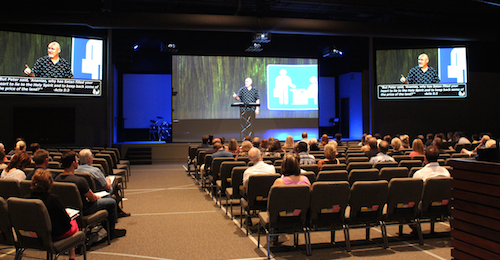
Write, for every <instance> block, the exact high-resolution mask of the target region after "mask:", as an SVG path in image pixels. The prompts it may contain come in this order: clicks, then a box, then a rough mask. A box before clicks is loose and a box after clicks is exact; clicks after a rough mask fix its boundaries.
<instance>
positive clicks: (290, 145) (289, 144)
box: [282, 135, 295, 150]
mask: <svg viewBox="0 0 500 260" xmlns="http://www.w3.org/2000/svg"><path fill="white" fill-rule="evenodd" d="M294 145H295V144H294V143H293V136H291V135H289V136H287V137H286V140H285V145H283V147H282V148H283V150H284V149H293V148H294Z"/></svg>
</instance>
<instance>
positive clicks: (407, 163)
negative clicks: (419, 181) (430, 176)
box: [399, 160, 422, 170]
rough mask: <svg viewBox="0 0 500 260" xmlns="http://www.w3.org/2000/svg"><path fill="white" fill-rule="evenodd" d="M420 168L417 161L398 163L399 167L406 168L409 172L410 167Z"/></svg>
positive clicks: (419, 162) (420, 163)
mask: <svg viewBox="0 0 500 260" xmlns="http://www.w3.org/2000/svg"><path fill="white" fill-rule="evenodd" d="M420 166H422V161H419V160H401V161H399V167H406V168H408V170H410V169H411V168H412V167H420Z"/></svg>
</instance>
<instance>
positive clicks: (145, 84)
mask: <svg viewBox="0 0 500 260" xmlns="http://www.w3.org/2000/svg"><path fill="white" fill-rule="evenodd" d="M157 116H160V117H163V120H165V121H166V122H168V123H170V122H172V75H170V74H123V117H124V118H125V125H124V128H149V126H150V125H151V122H150V120H156V117H157Z"/></svg>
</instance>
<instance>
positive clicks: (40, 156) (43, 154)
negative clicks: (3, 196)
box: [26, 149, 57, 180]
mask: <svg viewBox="0 0 500 260" xmlns="http://www.w3.org/2000/svg"><path fill="white" fill-rule="evenodd" d="M33 161H34V162H35V169H33V171H31V172H30V173H28V175H26V180H31V178H32V177H33V174H35V171H36V170H38V169H47V168H49V152H47V151H46V150H44V149H38V150H37V151H36V152H35V153H34V154H33ZM50 174H51V175H52V179H55V178H56V177H57V174H55V173H53V172H51V173H50Z"/></svg>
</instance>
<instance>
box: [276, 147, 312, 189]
mask: <svg viewBox="0 0 500 260" xmlns="http://www.w3.org/2000/svg"><path fill="white" fill-rule="evenodd" d="M292 184H305V185H307V186H309V187H311V183H310V182H309V179H308V178H307V177H306V176H304V175H301V174H300V165H299V159H298V158H297V157H295V156H294V155H293V154H285V156H283V162H282V163H281V178H278V179H276V181H274V184H273V186H274V185H292Z"/></svg>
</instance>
